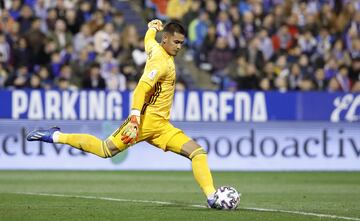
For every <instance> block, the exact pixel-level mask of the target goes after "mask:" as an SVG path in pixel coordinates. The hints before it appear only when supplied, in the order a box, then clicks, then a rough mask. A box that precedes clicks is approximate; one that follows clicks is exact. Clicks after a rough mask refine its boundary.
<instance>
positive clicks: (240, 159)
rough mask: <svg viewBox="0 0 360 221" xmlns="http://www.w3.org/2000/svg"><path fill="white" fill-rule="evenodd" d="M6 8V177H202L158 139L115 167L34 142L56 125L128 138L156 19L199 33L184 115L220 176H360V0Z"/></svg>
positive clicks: (181, 96)
mask: <svg viewBox="0 0 360 221" xmlns="http://www.w3.org/2000/svg"><path fill="white" fill-rule="evenodd" d="M0 3H1V5H0V6H1V16H0V104H1V108H0V124H1V126H0V139H1V140H0V142H1V145H2V148H1V149H0V159H1V160H0V169H156V170H157V169H179V170H184V169H190V165H189V164H188V162H187V161H183V159H180V158H179V157H177V156H173V155H171V154H166V155H164V156H163V155H162V154H161V152H160V153H159V150H156V149H155V148H149V147H148V146H149V145H147V144H139V145H137V146H138V147H135V148H132V149H131V150H129V151H127V152H125V153H123V154H120V155H119V156H118V157H117V158H114V159H111V160H107V161H106V163H104V160H102V159H97V158H95V157H93V156H90V155H88V154H84V153H80V152H76V151H74V150H71V149H69V148H68V147H64V146H62V145H52V144H51V145H50V144H38V143H36V144H34V143H27V142H25V139H24V136H25V134H26V133H27V132H28V131H29V130H32V129H34V128H38V127H47V126H52V125H58V126H60V127H61V128H63V130H64V131H66V132H74V133H75V132H86V133H92V134H95V135H97V136H99V137H101V138H106V137H107V136H108V135H109V134H110V133H111V132H112V131H113V130H114V129H116V128H117V127H118V125H119V124H120V123H121V120H123V119H124V118H126V116H127V115H128V113H129V111H128V110H129V103H130V102H131V91H132V90H133V89H134V87H135V86H136V84H137V81H138V80H139V78H140V77H141V74H142V71H143V68H144V65H145V61H146V53H145V51H144V34H145V32H146V30H147V22H149V21H150V20H152V19H155V18H158V19H161V20H162V21H164V22H167V21H169V20H173V19H176V20H179V21H181V22H182V24H183V25H184V27H185V28H186V30H187V40H186V42H185V45H184V49H183V50H182V51H181V53H180V54H179V55H178V56H177V57H176V58H175V62H176V68H177V70H176V72H177V78H178V79H177V84H176V90H177V93H176V96H175V101H174V107H173V113H172V120H174V122H175V125H176V126H178V127H180V128H182V129H183V130H184V131H185V132H186V133H187V134H189V135H190V136H192V137H193V138H194V139H196V140H197V141H198V142H199V143H200V144H201V145H202V146H204V147H205V148H206V149H207V150H208V152H209V160H210V164H211V166H212V168H213V169H219V170H360V164H359V163H357V162H358V160H359V158H360V140H359V136H358V134H359V132H360V127H359V119H360V108H359V106H360V94H359V91H360V1H357V0H318V1H314V0H208V1H199V0H145V1H141V0H134V1H120V0H93V1H90V0H3V1H0ZM150 149H151V150H150ZM149 156H151V157H149ZM144 157H145V158H146V159H147V157H149V158H152V159H159V161H157V160H149V161H147V160H144V161H143V162H141V163H139V162H138V159H145V158H144ZM79 158H80V159H79ZM164 165H166V166H164Z"/></svg>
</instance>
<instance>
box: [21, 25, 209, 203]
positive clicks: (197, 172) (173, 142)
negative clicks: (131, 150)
mask: <svg viewBox="0 0 360 221" xmlns="http://www.w3.org/2000/svg"><path fill="white" fill-rule="evenodd" d="M158 31H163V33H162V38H161V43H160V44H159V43H158V42H157V41H156V40H155V35H156V32H158ZM184 40H185V30H184V28H183V27H182V26H181V25H180V24H179V23H177V22H169V23H168V24H167V25H166V26H165V27H164V28H163V25H162V23H161V21H160V20H153V21H151V22H149V24H148V30H147V32H146V35H145V39H144V42H145V51H146V53H147V56H148V57H147V61H146V65H145V69H144V72H143V74H142V77H141V79H140V80H139V83H138V85H137V86H136V88H135V90H134V94H133V103H132V110H131V113H130V116H129V117H128V118H127V120H125V122H124V123H123V124H122V125H121V126H120V127H119V128H118V129H117V130H116V131H114V132H113V134H111V135H110V136H109V137H108V138H107V139H106V140H100V139H98V138H96V137H94V136H92V135H88V134H66V133H62V132H60V128H58V127H53V128H50V129H48V130H35V131H32V132H30V133H29V134H28V136H27V140H28V141H44V142H49V143H53V142H54V143H63V144H68V145H71V146H73V147H75V148H78V149H81V150H84V151H86V152H89V153H93V154H96V155H97V156H100V157H103V158H108V157H113V156H115V155H116V154H118V153H120V152H121V151H124V150H125V149H126V148H128V147H130V146H131V145H133V144H135V143H136V142H141V141H146V142H148V143H150V144H152V145H154V146H156V147H158V148H161V149H163V150H164V151H172V152H174V153H177V154H180V155H182V156H184V157H187V158H188V159H190V160H191V162H192V170H193V173H194V177H195V179H196V181H197V182H198V184H199V185H200V187H201V189H202V190H203V192H204V194H205V195H206V196H207V199H208V205H209V206H210V207H212V208H214V207H216V205H214V204H215V203H214V202H215V200H214V197H213V196H214V192H215V188H214V185H213V179H212V176H211V173H210V170H209V167H208V163H207V154H206V152H205V151H204V149H203V148H202V147H200V146H199V145H198V144H197V143H196V142H195V141H193V140H192V139H191V138H189V137H188V136H186V135H185V134H184V132H183V131H182V130H180V129H178V128H176V127H174V126H173V125H172V124H171V123H170V122H169V118H170V108H171V106H172V101H173V96H174V92H175V80H176V73H175V63H174V56H176V54H177V53H178V51H179V50H180V49H181V48H182V45H183V43H184Z"/></svg>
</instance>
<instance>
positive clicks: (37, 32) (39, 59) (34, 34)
mask: <svg viewBox="0 0 360 221" xmlns="http://www.w3.org/2000/svg"><path fill="white" fill-rule="evenodd" d="M25 37H26V40H27V43H28V44H27V45H26V47H28V49H30V50H31V53H32V58H33V59H32V61H33V62H34V64H45V62H46V61H44V59H43V56H44V53H45V52H44V47H45V42H46V35H45V34H44V33H43V32H42V30H41V20H40V18H35V19H34V20H33V22H32V24H31V28H30V30H29V31H28V32H27V33H26V35H25Z"/></svg>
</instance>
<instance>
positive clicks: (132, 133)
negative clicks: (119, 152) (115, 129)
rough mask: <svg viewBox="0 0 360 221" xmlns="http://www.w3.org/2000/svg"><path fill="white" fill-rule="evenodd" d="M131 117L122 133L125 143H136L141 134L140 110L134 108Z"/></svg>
mask: <svg viewBox="0 0 360 221" xmlns="http://www.w3.org/2000/svg"><path fill="white" fill-rule="evenodd" d="M129 119H130V121H129V122H128V123H127V124H126V126H125V129H124V131H123V132H122V134H121V135H122V136H121V140H122V142H123V143H124V144H134V143H136V141H137V139H138V136H139V124H140V112H139V111H138V110H132V111H131V115H130V117H129Z"/></svg>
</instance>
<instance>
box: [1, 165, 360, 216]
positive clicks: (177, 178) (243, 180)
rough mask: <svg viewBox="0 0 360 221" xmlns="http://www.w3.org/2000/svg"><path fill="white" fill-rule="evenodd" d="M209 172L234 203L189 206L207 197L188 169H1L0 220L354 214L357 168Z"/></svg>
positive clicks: (359, 210) (359, 208) (359, 202)
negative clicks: (235, 194) (233, 194)
mask: <svg viewBox="0 0 360 221" xmlns="http://www.w3.org/2000/svg"><path fill="white" fill-rule="evenodd" d="M213 176H214V180H215V181H216V184H217V186H220V185H231V186H234V187H235V188H236V189H238V190H239V192H241V193H242V197H241V203H240V208H239V209H237V210H236V211H219V210H212V209H207V208H204V207H198V206H194V205H203V206H204V205H205V198H204V196H203V195H202V193H201V191H200V189H199V187H198V186H197V184H196V183H195V180H194V178H193V176H192V173H191V171H186V172H173V171H171V172H170V171H166V172H165V171H157V172H154V171H148V172H144V171H0V220H1V221H12V220H27V221H42V220H44V221H45V220H46V221H50V220H51V221H57V220H64V221H68V220H86V221H92V220H94V221H95V220H96V221H98V220H120V221H126V220H134V221H135V220H136V221H142V220H144V221H151V220H171V221H172V220H181V221H185V220H186V221H188V220H194V221H195V220H196V221H199V220H206V221H208V220H251V221H255V220H261V221H262V220H274V221H275V220H276V221H279V220H286V221H287V220H292V221H296V220H306V221H311V220H360V173H359V172H214V173H213ZM40 193H41V194H43V195H40ZM154 201H156V202H154ZM252 208H255V210H253V209H252ZM261 209H267V211H260V210H261Z"/></svg>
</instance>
